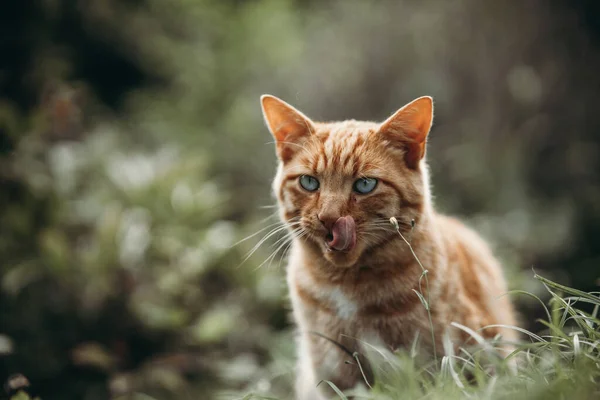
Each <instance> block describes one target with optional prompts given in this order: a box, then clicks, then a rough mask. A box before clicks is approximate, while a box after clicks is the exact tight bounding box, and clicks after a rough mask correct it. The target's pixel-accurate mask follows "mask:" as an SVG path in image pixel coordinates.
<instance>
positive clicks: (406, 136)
mask: <svg viewBox="0 0 600 400" xmlns="http://www.w3.org/2000/svg"><path fill="white" fill-rule="evenodd" d="M261 102H262V108H263V113H264V117H265V120H266V122H267V125H268V127H269V129H270V131H271V133H272V134H273V136H274V137H275V139H276V146H277V155H278V158H279V160H280V163H279V168H278V172H277V175H276V178H275V180H274V182H273V189H274V192H275V194H276V196H277V199H278V201H279V208H280V215H281V218H282V220H283V221H284V222H287V223H289V225H290V230H291V231H292V234H296V235H297V236H298V235H300V236H299V237H296V238H294V239H293V242H292V249H291V252H290V257H289V265H288V272H287V281H288V285H289V291H290V296H291V301H292V306H293V315H294V319H295V322H296V324H297V325H298V329H299V362H298V377H297V384H296V392H297V394H296V395H297V398H298V399H301V400H315V399H319V398H323V397H322V396H323V393H322V392H320V390H324V389H317V388H316V385H317V383H318V382H319V381H321V380H323V379H327V380H330V381H332V382H334V383H335V384H336V385H337V386H338V387H340V388H342V389H345V388H350V387H353V386H354V385H355V384H357V383H359V382H360V381H361V380H362V378H361V375H360V371H359V370H358V368H357V366H356V364H355V363H352V364H349V363H345V361H353V360H352V358H351V356H349V355H348V354H347V353H346V352H344V351H343V350H342V349H341V348H340V347H339V346H337V345H336V344H334V343H332V342H331V341H330V340H327V339H325V338H323V336H325V337H327V338H329V339H332V340H333V341H336V342H338V343H339V344H341V345H343V346H345V347H346V348H347V349H349V350H350V351H351V352H354V351H358V352H361V343H360V341H359V340H362V341H365V342H367V343H371V344H376V345H377V344H378V345H383V346H386V347H387V348H389V349H390V350H395V349H397V348H402V347H407V346H409V345H410V344H411V343H412V341H413V340H414V338H415V335H416V334H419V336H420V338H421V342H420V343H421V345H422V347H423V348H424V349H425V350H427V351H429V352H430V353H431V351H432V350H433V343H432V340H431V336H430V324H429V319H428V315H427V311H426V309H425V308H424V306H423V304H422V303H421V301H420V300H419V298H418V297H417V295H416V294H415V292H414V290H417V291H419V290H420V289H419V277H420V276H421V273H422V270H421V267H420V266H419V265H418V263H417V261H416V260H415V258H414V256H413V255H412V254H411V252H410V249H409V248H408V246H407V245H406V243H405V242H404V241H403V240H402V238H401V237H400V236H399V235H398V233H397V232H395V230H394V228H393V226H392V225H391V224H390V222H389V219H390V217H392V216H394V217H396V218H397V220H398V222H399V227H400V231H401V232H402V234H403V235H404V236H405V237H406V238H407V239H408V240H409V241H410V243H411V245H412V246H413V249H414V251H415V253H416V254H417V256H418V258H419V260H420V261H421V263H422V264H423V266H424V267H425V268H426V269H427V270H428V271H429V272H428V278H429V290H430V292H429V297H430V301H431V314H432V319H433V326H434V331H435V341H436V349H437V351H438V353H440V352H441V351H442V348H443V345H442V337H443V334H444V333H447V334H449V335H450V337H451V338H452V341H453V343H454V344H455V345H456V346H460V345H461V344H463V343H465V342H466V341H468V339H469V336H468V335H467V334H466V333H464V332H463V331H461V330H459V329H457V328H455V327H450V323H451V322H457V323H459V324H462V325H465V326H467V327H469V328H471V329H473V330H478V329H480V328H482V327H484V326H486V325H493V324H508V325H514V316H513V311H512V306H511V304H510V302H509V300H508V298H507V297H506V296H503V297H499V296H501V295H502V294H504V293H505V292H506V284H505V281H504V278H503V275H502V270H501V267H500V265H499V263H498V262H497V261H496V260H495V259H494V257H493V255H492V254H491V252H490V250H489V249H488V246H487V245H486V243H485V242H484V241H483V240H482V239H481V238H480V237H479V236H478V235H477V234H476V233H474V232H473V231H471V230H470V229H469V228H467V227H465V226H464V225H463V224H461V223H460V222H459V221H457V220H456V219H453V218H449V217H446V216H442V215H439V214H437V213H436V212H435V211H434V209H433V206H432V203H431V195H430V193H429V178H428V172H427V166H426V163H425V161H424V155H425V145H426V139H427V135H428V133H429V130H430V128H431V124H432V119H433V104H432V100H431V98H429V97H421V98H419V99H417V100H415V101H413V102H411V103H409V104H408V105H406V106H405V107H403V108H402V109H400V110H399V111H398V112H396V113H395V114H394V115H392V116H391V117H390V118H389V119H388V120H386V121H385V122H383V123H374V122H361V121H354V120H350V121H343V122H330V123H316V122H313V121H311V120H310V119H309V118H308V117H306V116H305V115H304V114H302V113H301V112H300V111H298V110H296V109H295V108H293V107H292V106H290V105H289V104H287V103H285V102H283V101H282V100H279V99H277V98H276V97H273V96H268V95H265V96H263V97H262V99H261ZM302 175H310V176H313V177H315V178H317V179H318V181H319V183H320V187H319V188H318V190H316V191H314V192H310V191H307V190H305V189H303V188H302V187H301V186H300V184H299V177H300V176H302ZM361 177H371V178H376V179H377V180H378V183H377V186H376V187H375V189H374V190H373V192H371V193H368V194H359V193H356V192H354V191H353V183H354V182H355V181H356V180H357V179H359V178H361ZM345 216H351V217H352V219H353V220H354V221H355V224H356V229H355V234H356V245H355V246H354V247H352V248H351V249H350V250H349V251H330V250H328V246H327V244H326V242H327V239H326V237H327V235H328V234H330V232H331V223H332V222H333V221H335V220H336V219H337V218H339V217H345ZM327 221H331V222H329V225H328V222H327ZM411 221H414V224H413V223H412V222H411ZM413 225H414V226H413ZM326 226H327V227H326ZM423 290H424V291H425V288H424V287H423ZM423 294H424V295H425V297H427V293H423ZM315 333H316V334H315ZM480 333H481V334H482V336H484V337H487V338H492V337H494V336H495V335H497V334H499V333H500V334H502V337H503V338H504V339H507V340H514V339H515V334H514V333H513V331H512V330H509V329H502V328H486V329H483V330H481V331H480ZM321 335H322V336H321ZM357 339H359V340H357ZM321 386H323V385H321Z"/></svg>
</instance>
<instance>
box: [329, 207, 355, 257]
mask: <svg viewBox="0 0 600 400" xmlns="http://www.w3.org/2000/svg"><path fill="white" fill-rule="evenodd" d="M355 246H356V224H355V222H354V218H352V217H351V216H350V215H348V216H345V217H340V218H338V220H337V221H336V222H335V224H333V227H332V228H331V231H330V232H329V233H328V234H327V235H326V236H325V247H326V249H327V251H328V252H334V251H337V252H346V253H348V252H350V251H352V250H353V249H354V247H355Z"/></svg>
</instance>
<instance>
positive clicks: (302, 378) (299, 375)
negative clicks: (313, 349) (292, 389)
mask: <svg viewBox="0 0 600 400" xmlns="http://www.w3.org/2000/svg"><path fill="white" fill-rule="evenodd" d="M298 349H299V354H298V364H297V371H296V400H325V399H326V397H324V396H322V395H321V392H320V390H319V388H318V387H317V385H318V384H319V380H317V378H316V377H315V369H314V366H313V362H312V358H311V356H310V350H309V349H308V342H307V340H306V338H303V337H301V338H300V339H299V341H298Z"/></svg>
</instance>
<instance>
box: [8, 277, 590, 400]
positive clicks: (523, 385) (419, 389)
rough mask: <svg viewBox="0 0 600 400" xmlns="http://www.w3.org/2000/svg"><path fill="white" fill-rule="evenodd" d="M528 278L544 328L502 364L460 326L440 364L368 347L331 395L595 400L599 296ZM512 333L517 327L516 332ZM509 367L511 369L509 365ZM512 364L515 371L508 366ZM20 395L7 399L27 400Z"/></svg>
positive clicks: (250, 398) (491, 346) (264, 399)
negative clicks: (358, 366)
mask: <svg viewBox="0 0 600 400" xmlns="http://www.w3.org/2000/svg"><path fill="white" fill-rule="evenodd" d="M534 277H535V278H536V279H537V280H538V281H539V282H540V283H541V284H542V285H544V286H545V288H546V290H547V291H548V292H549V294H550V300H549V302H548V304H547V305H546V304H544V303H543V302H542V301H541V300H540V299H539V298H538V297H537V296H535V295H532V294H530V293H527V292H524V291H513V292H511V293H510V294H511V295H527V296H533V297H534V298H535V299H537V300H538V301H539V302H540V307H542V308H543V309H544V311H545V318H544V319H540V320H538V322H539V323H540V324H541V325H542V326H543V330H542V331H541V332H538V333H533V332H529V331H526V330H524V329H521V328H518V329H519V330H520V332H521V336H522V342H521V343H519V344H517V345H516V346H515V350H514V351H513V352H512V353H511V354H510V355H509V356H508V357H507V359H503V358H502V357H500V356H499V354H498V352H497V349H498V348H499V345H500V344H501V341H500V339H497V340H495V341H494V340H492V341H486V340H484V339H483V338H482V337H481V336H479V335H478V333H477V332H474V331H469V330H468V328H465V327H462V326H460V325H458V324H455V325H454V328H456V329H467V331H468V332H470V334H471V335H472V336H473V338H474V342H475V345H473V346H472V347H470V348H468V349H461V350H460V352H459V353H457V354H455V353H454V351H453V346H452V345H451V343H450V341H449V339H447V338H446V340H445V341H444V350H445V355H444V356H443V357H442V359H441V360H438V361H435V360H430V361H423V360H422V359H421V358H420V356H419V351H418V345H416V344H415V346H412V348H411V349H406V350H404V351H401V352H397V353H390V352H387V351H384V350H382V349H377V348H371V350H370V351H369V352H368V354H363V356H365V358H366V359H368V360H369V362H370V363H371V366H372V369H373V372H374V376H375V382H374V384H373V385H372V387H371V388H370V389H369V388H367V386H366V385H363V386H361V387H358V388H355V389H354V390H352V391H346V392H343V391H341V390H339V389H338V388H336V387H335V385H334V384H333V383H332V382H329V381H323V382H321V383H320V384H321V386H323V385H324V386H329V387H331V388H332V389H333V390H334V391H335V393H336V395H335V397H334V399H335V398H339V399H342V400H344V399H348V398H350V397H351V396H354V398H355V399H368V400H392V399H394V400H395V399H429V400H438V399H440V400H442V399H444V400H453V399H489V400H496V399H498V400H503V399H510V400H519V399H528V400H530V399H531V400H536V399H539V400H547V399H552V400H553V399H559V400H560V399H565V400H566V399H569V400H571V399H574V400H579V399H584V400H587V399H590V400H591V399H600V319H598V315H599V312H600V297H599V295H598V293H597V292H592V293H586V292H582V291H579V290H577V289H573V288H570V287H567V286H564V285H561V284H558V283H556V282H553V281H551V280H548V279H546V278H544V277H542V276H539V275H537V274H535V275H534ZM515 329H517V328H515ZM511 364H512V365H513V367H511ZM514 364H516V368H515V367H514ZM228 397H229V398H236V399H244V400H259V399H260V400H278V399H281V400H284V399H288V398H290V397H289V396H286V397H277V396H274V395H271V394H267V393H260V394H259V393H247V394H245V395H244V394H242V395H239V394H238V395H233V394H231V393H230V396H228ZM28 399H30V398H29V397H28V396H27V395H26V394H25V393H23V392H19V393H18V394H16V395H14V396H12V397H11V400H28Z"/></svg>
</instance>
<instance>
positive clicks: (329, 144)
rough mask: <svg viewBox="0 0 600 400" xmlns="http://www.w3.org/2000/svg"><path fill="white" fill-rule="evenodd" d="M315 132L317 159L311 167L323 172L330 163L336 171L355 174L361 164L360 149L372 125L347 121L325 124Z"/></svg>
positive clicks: (370, 131)
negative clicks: (317, 147) (317, 146)
mask: <svg viewBox="0 0 600 400" xmlns="http://www.w3.org/2000/svg"><path fill="white" fill-rule="evenodd" d="M322 128H323V129H322V130H321V131H319V133H318V134H317V138H318V139H319V140H318V141H319V144H320V146H319V151H318V154H317V157H318V160H316V162H315V163H313V169H315V171H318V172H323V171H325V170H326V169H327V167H328V166H329V165H330V164H331V165H333V166H334V167H335V168H336V170H337V171H338V172H340V171H341V172H344V173H347V174H351V175H357V174H358V172H359V171H360V169H361V164H362V159H361V156H362V150H364V147H365V143H366V140H365V138H366V136H367V135H369V134H370V133H372V131H373V130H372V127H370V126H364V124H360V123H356V122H355V121H349V122H348V123H344V124H326V125H325V126H323V127H322Z"/></svg>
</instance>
